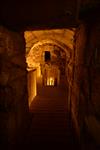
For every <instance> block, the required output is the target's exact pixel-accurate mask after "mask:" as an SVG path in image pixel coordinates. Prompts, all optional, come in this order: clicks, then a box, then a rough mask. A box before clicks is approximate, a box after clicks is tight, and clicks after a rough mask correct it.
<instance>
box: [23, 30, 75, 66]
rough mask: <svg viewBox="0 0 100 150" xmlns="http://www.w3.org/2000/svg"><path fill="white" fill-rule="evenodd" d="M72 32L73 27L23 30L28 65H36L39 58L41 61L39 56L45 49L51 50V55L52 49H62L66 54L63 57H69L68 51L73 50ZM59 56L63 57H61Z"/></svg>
mask: <svg viewBox="0 0 100 150" xmlns="http://www.w3.org/2000/svg"><path fill="white" fill-rule="evenodd" d="M74 34H75V29H74V28H71V29H52V30H40V31H25V34H24V36H25V40H26V61H27V64H28V67H32V66H36V65H38V64H39V62H41V60H42V61H43V58H41V57H42V55H43V51H45V50H48V51H51V52H52V56H53V55H54V50H58V51H64V53H65V54H66V58H64V59H67V60H68V59H70V53H71V51H73V44H74ZM61 55H62V54H61ZM61 58H62V59H63V57H61ZM57 61H58V60H57Z"/></svg>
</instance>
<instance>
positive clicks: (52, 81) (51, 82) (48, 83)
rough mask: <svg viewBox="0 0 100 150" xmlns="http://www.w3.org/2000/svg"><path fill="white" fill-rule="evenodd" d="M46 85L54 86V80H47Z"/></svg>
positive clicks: (51, 78)
mask: <svg viewBox="0 0 100 150" xmlns="http://www.w3.org/2000/svg"><path fill="white" fill-rule="evenodd" d="M47 85H49V86H54V78H53V77H50V78H48V79H47Z"/></svg>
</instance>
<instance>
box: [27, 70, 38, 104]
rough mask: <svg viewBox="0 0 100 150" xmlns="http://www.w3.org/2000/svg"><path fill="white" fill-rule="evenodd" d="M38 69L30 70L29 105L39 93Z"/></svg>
mask: <svg viewBox="0 0 100 150" xmlns="http://www.w3.org/2000/svg"><path fill="white" fill-rule="evenodd" d="M36 79H37V71H36V69H34V70H31V71H28V102H29V106H30V104H31V102H32V101H33V99H34V97H35V96H36V94H37V83H36Z"/></svg>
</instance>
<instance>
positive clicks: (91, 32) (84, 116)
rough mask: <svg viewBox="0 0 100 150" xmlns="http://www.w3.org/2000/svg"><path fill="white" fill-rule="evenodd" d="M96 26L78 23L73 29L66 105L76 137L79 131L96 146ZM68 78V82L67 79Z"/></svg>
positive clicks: (99, 126) (99, 36) (99, 72)
mask: <svg viewBox="0 0 100 150" xmlns="http://www.w3.org/2000/svg"><path fill="white" fill-rule="evenodd" d="M99 41H100V23H94V24H92V25H91V24H85V23H82V24H81V25H80V26H79V27H78V28H77V30H76V34H75V45H74V57H73V61H72V65H69V66H70V68H72V66H73V68H72V72H71V71H70V70H71V69H69V72H70V73H69V77H68V78H69V80H68V81H69V105H70V107H71V114H72V118H73V121H74V124H75V128H76V131H77V134H78V135H79V137H82V136H83V134H84V133H83V128H84V126H86V127H87V129H86V130H87V132H89V133H90V135H91V136H92V137H93V139H94V141H96V142H97V143H100V136H99V135H100V120H98V118H99V116H100V94H99V91H100V51H99V48H100V44H99ZM70 79H71V80H70Z"/></svg>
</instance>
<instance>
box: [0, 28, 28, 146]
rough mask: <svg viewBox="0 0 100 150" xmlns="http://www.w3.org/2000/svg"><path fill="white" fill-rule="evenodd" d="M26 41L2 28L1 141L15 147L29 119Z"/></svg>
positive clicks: (0, 65) (0, 35)
mask: <svg viewBox="0 0 100 150" xmlns="http://www.w3.org/2000/svg"><path fill="white" fill-rule="evenodd" d="M26 81H27V72H26V62H25V41H24V35H23V34H22V33H17V32H11V31H8V30H7V29H5V28H4V27H0V142H1V143H2V144H3V143H4V145H6V144H7V143H8V144H14V142H15V141H16V140H17V139H18V138H19V133H20V136H21V133H22V131H23V130H22V129H24V128H25V124H26V117H27V116H28V100H27V83H26Z"/></svg>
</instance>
